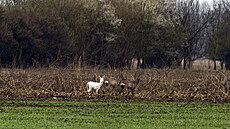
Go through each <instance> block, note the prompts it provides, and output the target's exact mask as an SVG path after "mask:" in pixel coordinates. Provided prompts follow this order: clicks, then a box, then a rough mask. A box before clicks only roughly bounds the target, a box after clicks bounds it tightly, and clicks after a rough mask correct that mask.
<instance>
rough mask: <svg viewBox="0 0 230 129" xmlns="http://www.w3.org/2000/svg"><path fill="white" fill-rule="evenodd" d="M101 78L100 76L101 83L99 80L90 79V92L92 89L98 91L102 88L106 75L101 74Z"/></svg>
mask: <svg viewBox="0 0 230 129" xmlns="http://www.w3.org/2000/svg"><path fill="white" fill-rule="evenodd" d="M99 78H100V82H99V83H98V82H92V81H90V82H88V83H87V86H88V92H90V91H91V90H92V89H95V90H96V92H97V93H98V90H99V89H100V88H101V86H102V84H103V82H104V79H105V76H103V77H100V76H99Z"/></svg>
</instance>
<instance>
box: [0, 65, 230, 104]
mask: <svg viewBox="0 0 230 129" xmlns="http://www.w3.org/2000/svg"><path fill="white" fill-rule="evenodd" d="M99 75H105V77H106V78H105V81H109V82H110V81H111V80H113V82H112V84H110V83H108V84H107V85H105V84H103V86H102V87H101V89H100V90H99V94H96V92H95V91H93V92H92V93H90V94H89V93H87V88H86V83H87V82H88V81H99V80H98V78H97V77H98V76H99ZM111 78H112V79H111ZM229 78H230V73H229V72H223V71H184V70H170V69H168V70H165V69H162V70H123V71H120V70H105V69H104V70H96V69H89V70H79V69H25V70H22V69H2V70H1V71H0V97H32V98H37V97H42V98H79V97H104V98H140V99H159V100H162V99H163V100H165V99H166V100H211V101H224V102H229V101H230V91H229V90H230V89H229V85H230V83H229ZM121 83H124V84H125V85H121Z"/></svg>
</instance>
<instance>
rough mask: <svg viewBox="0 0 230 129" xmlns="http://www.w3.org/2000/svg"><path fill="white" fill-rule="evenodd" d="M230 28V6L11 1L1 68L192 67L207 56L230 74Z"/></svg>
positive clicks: (194, 1) (148, 0)
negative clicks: (87, 66)
mask: <svg viewBox="0 0 230 129" xmlns="http://www.w3.org/2000/svg"><path fill="white" fill-rule="evenodd" d="M229 23H230V2H229V1H218V2H215V1H214V4H213V5H212V6H209V5H207V4H202V5H201V4H200V3H199V1H198V0H187V1H178V0H164V1H163V0H135V1H134V0H6V1H2V2H1V6H0V28H1V30H0V63H1V66H2V67H23V68H26V67H31V66H33V67H40V66H42V67H43V66H45V67H49V66H64V67H65V66H72V65H78V64H81V65H89V66H103V67H111V68H114V67H130V66H131V64H132V59H134V58H135V59H137V60H138V67H141V68H148V67H157V68H162V67H172V68H174V67H179V66H180V65H181V62H182V61H183V62H184V66H183V67H184V68H186V67H190V66H191V63H192V61H194V60H196V59H199V58H202V57H207V58H209V59H211V60H213V61H214V62H216V61H218V60H219V61H221V62H222V64H224V63H225V64H226V68H227V69H230V35H229V31H230V24H229ZM215 69H216V68H215Z"/></svg>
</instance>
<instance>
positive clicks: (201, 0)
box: [199, 0, 213, 4]
mask: <svg viewBox="0 0 230 129" xmlns="http://www.w3.org/2000/svg"><path fill="white" fill-rule="evenodd" d="M199 1H200V3H201V4H202V3H203V2H208V3H209V4H211V3H212V1H213V0H199Z"/></svg>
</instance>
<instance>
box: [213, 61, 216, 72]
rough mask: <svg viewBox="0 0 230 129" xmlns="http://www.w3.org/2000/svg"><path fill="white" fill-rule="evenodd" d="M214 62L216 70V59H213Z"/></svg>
mask: <svg viewBox="0 0 230 129" xmlns="http://www.w3.org/2000/svg"><path fill="white" fill-rule="evenodd" d="M213 63H214V70H216V60H213Z"/></svg>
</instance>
